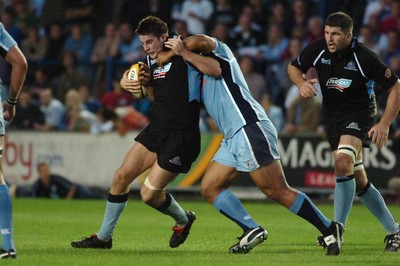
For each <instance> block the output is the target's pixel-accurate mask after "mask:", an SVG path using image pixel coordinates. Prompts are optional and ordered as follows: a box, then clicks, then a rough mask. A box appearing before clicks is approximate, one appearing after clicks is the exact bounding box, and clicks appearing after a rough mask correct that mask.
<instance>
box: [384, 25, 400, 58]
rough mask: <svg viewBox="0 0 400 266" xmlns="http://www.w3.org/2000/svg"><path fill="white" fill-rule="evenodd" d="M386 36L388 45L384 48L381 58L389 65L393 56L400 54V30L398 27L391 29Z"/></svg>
mask: <svg viewBox="0 0 400 266" xmlns="http://www.w3.org/2000/svg"><path fill="white" fill-rule="evenodd" d="M386 36H387V43H388V45H387V46H386V49H384V50H382V53H381V58H382V60H383V62H384V63H385V64H386V65H389V64H390V60H391V59H392V57H396V56H399V55H400V32H399V30H398V29H391V30H389V31H388V32H387V34H386Z"/></svg>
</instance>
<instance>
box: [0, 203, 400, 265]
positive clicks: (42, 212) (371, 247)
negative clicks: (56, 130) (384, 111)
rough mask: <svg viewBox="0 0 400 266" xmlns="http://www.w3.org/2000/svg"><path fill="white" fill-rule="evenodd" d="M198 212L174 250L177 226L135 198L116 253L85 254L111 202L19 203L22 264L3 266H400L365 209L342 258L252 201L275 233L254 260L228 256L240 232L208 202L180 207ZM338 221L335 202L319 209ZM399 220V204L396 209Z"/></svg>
mask: <svg viewBox="0 0 400 266" xmlns="http://www.w3.org/2000/svg"><path fill="white" fill-rule="evenodd" d="M181 204H182V206H183V207H184V208H185V209H190V210H194V211H195V212H196V213H197V217H198V219H197V221H196V222H195V223H194V225H193V228H192V232H191V234H190V236H189V238H188V239H187V241H186V242H185V244H183V245H182V246H180V247H179V248H176V249H171V248H169V246H168V241H169V237H170V235H171V233H172V231H171V227H172V226H173V220H172V219H171V218H169V217H166V216H164V215H163V214H160V213H158V212H157V211H155V210H153V209H151V208H149V207H148V206H146V205H144V203H142V202H141V201H138V200H130V201H129V203H128V205H127V207H126V209H125V211H124V213H123V215H122V217H121V219H120V221H119V223H118V225H117V228H116V230H115V233H114V243H113V244H114V245H113V248H112V249H111V250H79V249H73V248H72V247H71V246H70V242H71V241H72V240H76V239H80V238H81V237H83V236H88V235H89V234H91V233H94V232H96V231H97V230H98V229H99V227H100V225H101V222H102V219H103V214H104V208H105V201H103V200H97V201H79V200H72V201H63V200H39V199H15V200H14V201H13V208H14V232H15V243H16V246H17V250H18V259H17V260H2V261H1V262H0V263H1V265H29V266H31V265H98V266H100V265H146V266H147V265H163V266H164V265H174V266H180V265H191V266H194V265H215V266H217V265H281V266H285V265H296V266H299V265H324V266H325V265H337V264H348V265H400V253H384V252H383V248H384V244H383V238H384V236H385V232H384V230H383V228H382V227H381V226H380V224H379V223H378V222H377V221H376V220H375V219H374V218H373V217H372V215H371V214H370V213H369V212H368V211H367V210H366V208H364V207H363V206H362V205H358V204H356V205H355V206H354V207H353V209H352V213H351V215H350V218H349V221H348V224H347V230H346V234H345V246H344V248H343V250H342V254H341V255H340V256H338V257H327V256H325V250H322V248H320V247H317V246H316V245H315V240H316V237H317V236H318V235H319V232H318V231H317V230H316V229H315V228H314V227H313V226H311V225H309V224H308V223H307V222H305V221H304V220H302V219H301V218H298V217H297V216H295V215H293V214H291V213H290V212H289V211H288V210H286V209H285V208H283V207H281V206H279V205H277V204H275V203H270V202H266V203H265V202H264V203H250V202H245V207H246V208H247V209H248V211H249V212H250V213H251V214H252V216H253V218H255V219H256V221H258V222H259V223H260V224H261V225H263V226H264V227H265V228H266V229H267V230H268V232H269V239H268V241H267V242H265V243H263V244H261V245H259V246H257V247H256V248H255V249H254V250H253V251H252V252H250V253H249V254H229V253H227V250H228V248H229V247H230V246H231V245H232V244H234V243H235V242H236V239H235V237H236V236H240V235H241V230H240V229H239V228H238V227H237V226H236V225H235V224H233V223H232V222H230V221H229V220H228V219H226V218H225V217H224V216H222V215H221V214H219V213H218V212H217V211H215V210H214V208H213V207H212V206H211V205H209V204H207V203H206V202H204V201H181ZM318 206H319V207H320V208H321V210H322V211H323V212H324V213H326V214H327V215H328V217H331V216H332V214H333V207H332V205H331V204H327V205H322V204H319V205H318ZM389 208H390V210H391V211H392V213H393V215H394V216H395V217H397V218H399V217H400V208H399V206H395V205H391V206H389Z"/></svg>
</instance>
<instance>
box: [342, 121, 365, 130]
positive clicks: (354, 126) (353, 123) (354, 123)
mask: <svg viewBox="0 0 400 266" xmlns="http://www.w3.org/2000/svg"><path fill="white" fill-rule="evenodd" d="M346 128H348V129H355V130H358V131H360V130H361V129H360V127H359V126H358V123H356V122H351V123H350V124H348V125H347V127H346Z"/></svg>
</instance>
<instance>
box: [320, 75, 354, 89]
mask: <svg viewBox="0 0 400 266" xmlns="http://www.w3.org/2000/svg"><path fill="white" fill-rule="evenodd" d="M351 82H352V80H351V79H338V78H330V79H328V81H327V82H326V87H327V88H328V89H337V90H339V91H340V92H343V91H344V90H345V89H347V88H348V87H350V84H351Z"/></svg>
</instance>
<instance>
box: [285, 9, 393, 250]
mask: <svg viewBox="0 0 400 266" xmlns="http://www.w3.org/2000/svg"><path fill="white" fill-rule="evenodd" d="M352 30H353V21H352V19H351V17H350V16H348V15H347V14H345V13H343V12H337V13H333V14H331V15H329V16H328V18H327V20H326V23H325V39H321V40H317V41H315V42H313V43H311V44H309V45H308V46H307V47H305V48H304V49H303V50H302V51H301V53H300V55H299V56H298V57H297V59H296V60H294V61H293V62H292V63H291V64H290V65H289V67H288V74H289V77H290V79H291V80H292V82H293V83H294V84H295V85H296V86H297V87H298V88H299V92H300V95H301V96H302V97H305V98H309V97H314V96H315V95H316V93H317V90H316V88H315V87H314V86H313V84H315V83H317V82H319V84H320V87H321V91H322V95H323V115H324V119H325V122H326V126H327V136H328V140H329V143H330V146H331V149H332V155H333V158H334V170H335V175H336V187H335V191H334V220H335V221H337V222H341V223H343V224H344V225H345V224H346V221H347V218H348V215H349V213H350V209H351V206H352V202H353V198H354V195H355V194H356V195H357V196H358V198H359V199H360V201H361V202H362V203H363V204H364V205H365V206H366V207H367V208H368V209H369V210H370V211H371V213H372V214H373V215H374V216H375V217H376V218H377V219H378V220H379V222H380V223H381V224H382V226H383V227H384V229H385V231H386V237H385V242H386V247H385V251H397V250H398V248H399V245H400V232H399V224H398V223H397V222H396V221H395V220H394V218H393V216H392V215H391V213H390V211H389V210H388V208H387V206H386V203H385V201H384V199H383V197H382V196H381V194H380V193H379V191H378V190H377V189H376V188H375V187H374V186H373V184H371V182H369V181H368V179H367V176H366V173H365V170H364V167H363V164H362V157H363V154H362V148H363V147H369V146H370V144H371V142H372V143H374V144H375V145H376V146H377V147H378V148H381V147H382V146H384V145H386V143H387V140H388V133H389V126H390V124H391V123H392V121H393V119H394V118H395V117H396V115H397V114H398V112H399V110H400V82H399V80H398V77H397V76H396V74H395V73H393V72H392V71H391V70H390V69H389V68H388V67H387V66H386V65H385V64H384V63H383V62H382V61H381V60H380V59H379V58H378V56H377V55H376V54H374V53H373V52H372V51H371V50H369V49H368V48H366V47H365V46H364V45H363V44H361V43H359V42H358V41H357V39H356V38H354V37H353V35H352ZM312 67H315V68H316V70H317V72H318V79H310V80H306V79H305V76H304V73H306V72H307V70H308V69H309V68H312ZM374 83H377V84H379V85H380V86H381V87H382V88H383V90H385V91H387V93H388V97H387V102H386V107H385V110H384V113H383V115H382V117H381V118H380V120H379V121H378V122H377V123H374V120H375V118H376V102H375V95H374V87H373V86H374ZM319 240H321V239H320V238H319ZM319 242H320V244H321V245H323V241H319Z"/></svg>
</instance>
